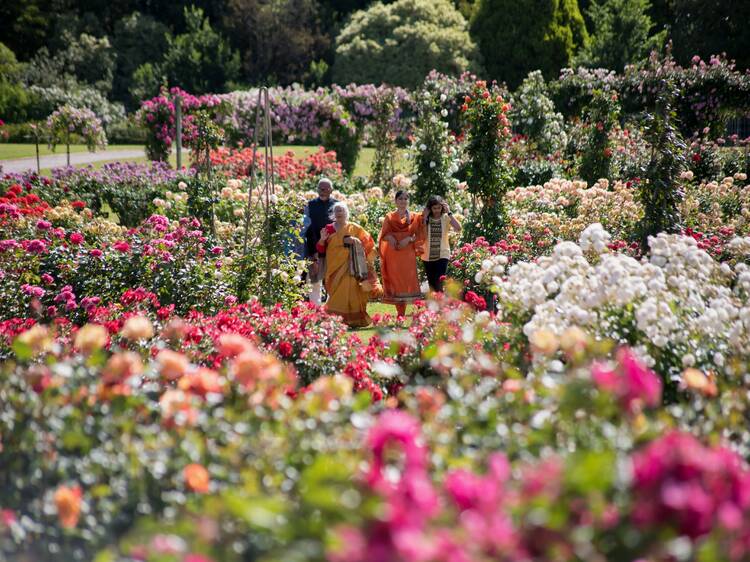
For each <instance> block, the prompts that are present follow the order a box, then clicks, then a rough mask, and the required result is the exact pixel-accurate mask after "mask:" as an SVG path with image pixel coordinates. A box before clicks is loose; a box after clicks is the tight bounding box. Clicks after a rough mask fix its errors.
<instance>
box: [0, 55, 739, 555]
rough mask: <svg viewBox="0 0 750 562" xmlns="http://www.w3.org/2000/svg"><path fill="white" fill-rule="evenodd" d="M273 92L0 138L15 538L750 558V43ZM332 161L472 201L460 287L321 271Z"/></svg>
mask: <svg viewBox="0 0 750 562" xmlns="http://www.w3.org/2000/svg"><path fill="white" fill-rule="evenodd" d="M264 92H265V91H264ZM259 99H260V98H259V92H258V89H246V90H241V91H235V92H231V93H218V94H201V95H193V94H192V93H191V92H189V91H185V90H183V89H180V88H176V87H174V88H164V89H162V90H161V92H160V93H159V94H158V95H156V96H155V97H147V98H145V99H143V100H141V102H140V104H139V107H138V109H137V111H136V112H135V114H134V117H133V121H134V122H135V123H137V124H138V126H139V127H141V128H142V130H143V131H145V136H146V140H145V147H146V152H147V154H148V156H149V158H150V160H151V161H150V162H148V163H139V162H138V163H134V162H126V161H123V162H114V163H108V164H106V165H104V166H103V167H97V168H94V167H91V166H90V167H85V168H76V167H72V166H68V167H64V168H57V169H54V170H52V171H51V172H50V173H49V174H38V173H33V172H25V173H7V172H6V173H3V172H2V170H1V169H0V560H6V559H7V560H18V561H35V560H64V561H68V560H96V561H98V562H128V561H133V560H142V561H148V562H220V561H229V562H234V561H244V560H259V561H271V560H278V561H303V560H328V561H331V562H355V561H362V562H365V561H378V562H380V561H382V562H387V561H402V560H403V561H423V562H438V561H440V562H474V561H490V560H507V561H524V560H530V561H531V560H534V561H548V560H549V561H553V560H554V561H568V560H570V561H572V560H585V561H602V562H603V561H635V560H644V561H645V560H647V561H654V562H656V561H670V562H671V561H687V560H696V561H705V562H709V561H720V560H721V561H723V560H732V561H741V560H749V559H750V465H748V461H750V430H748V422H749V421H750V367H749V365H750V183H748V173H750V155H749V154H748V148H750V138H747V139H745V138H743V135H742V134H732V132H731V131H730V132H729V133H728V132H727V127H726V125H727V119H728V118H729V117H733V116H738V115H746V114H747V113H748V112H749V111H750V73H748V72H744V73H743V72H741V71H738V70H737V69H736V68H735V67H734V65H733V64H732V62H731V61H729V60H728V59H727V58H726V57H720V56H715V57H712V58H711V59H710V60H706V61H704V60H702V59H701V58H700V57H697V56H696V57H694V58H693V59H692V60H691V62H690V64H686V65H681V64H679V63H677V62H676V61H675V60H674V59H673V58H672V57H671V56H670V55H669V54H667V55H657V54H656V53H654V54H652V55H651V56H650V57H649V58H647V59H645V60H644V61H643V62H642V63H640V64H638V65H632V66H627V67H625V69H624V70H623V71H620V72H614V71H611V72H607V71H601V70H587V69H585V68H579V69H577V70H570V69H563V71H562V72H561V73H560V75H559V77H558V78H556V79H552V80H550V79H545V78H544V77H543V76H542V74H541V73H540V72H531V73H530V74H528V76H526V78H525V79H524V80H523V81H522V82H521V83H520V85H519V86H517V87H515V88H512V89H509V88H508V87H507V86H505V85H504V84H503V83H497V82H493V81H488V80H484V79H483V78H482V76H481V75H479V76H477V75H474V74H471V73H469V72H464V73H463V74H461V73H441V72H437V71H432V72H430V73H429V74H428V75H427V76H426V78H425V79H424V81H423V82H421V83H420V84H419V85H418V86H416V87H414V88H402V87H395V86H388V85H385V84H383V85H379V84H360V85H355V84H350V85H347V86H343V85H342V86H339V85H336V84H333V85H330V86H324V87H323V86H321V87H317V88H304V87H302V86H299V85H294V86H286V87H282V86H278V87H271V88H269V89H268V106H267V108H266V107H265V106H263V107H260V108H259V107H258V100H259ZM178 100H179V104H180V112H181V115H179V116H178V115H177V111H176V109H177V108H176V104H177V103H178ZM266 109H268V111H269V114H268V121H267V122H268V123H269V124H270V129H267V128H266V127H264V126H263V122H262V120H258V119H256V115H262V116H264V115H265V114H264V111H265V110H266ZM0 117H2V116H1V115H0ZM178 121H179V129H180V138H181V142H182V144H183V145H184V146H185V147H187V148H188V149H189V152H187V151H185V152H183V158H184V160H185V162H184V164H185V165H184V166H183V167H181V168H176V167H174V166H172V165H170V163H169V158H170V155H171V153H172V150H173V148H174V145H175V144H176V140H177V134H178V133H177V130H178ZM259 123H260V124H261V127H260V128H259V130H258V131H256V130H255V129H256V127H257V126H258V124H259ZM44 128H45V130H46V131H47V134H49V135H50V136H49V139H50V142H51V144H53V145H55V144H57V145H59V146H65V145H66V144H70V143H71V136H72V137H73V138H74V141H75V142H76V143H79V144H84V145H87V146H88V147H90V148H91V149H94V148H96V147H102V146H105V145H106V143H107V138H106V123H105V122H104V120H103V119H102V115H101V114H97V112H96V111H93V110H87V109H82V108H80V107H78V106H76V105H75V104H73V103H66V104H60V105H59V106H58V107H56V108H55V111H54V112H50V114H49V118H48V119H47V120H46V121H45V123H44ZM1 131H2V128H0V134H1ZM266 138H267V141H268V142H271V141H272V143H273V144H274V154H273V158H271V156H270V153H269V152H268V147H267V144H268V143H267V142H266ZM256 141H257V145H255V144H254V142H256ZM277 145H278V146H277ZM293 145H297V146H295V147H294V148H297V147H299V146H304V147H307V148H306V149H305V150H301V149H300V150H295V149H293V148H290V147H292V146H293ZM280 146H281V147H283V148H279V147H280ZM365 155H366V156H367V160H368V161H367V162H366V164H365V165H363V164H362V162H363V157H364V156H365ZM270 176H272V177H270ZM321 178H329V179H330V180H331V182H332V184H333V190H334V191H333V195H334V196H335V198H336V199H337V200H339V201H343V202H346V203H347V204H348V208H349V211H350V213H351V216H350V220H351V221H352V222H355V223H356V224H358V225H360V226H362V227H363V228H364V229H365V230H367V231H368V232H369V234H370V235H371V236H372V237H373V238H374V239H376V240H377V238H378V235H379V233H380V231H381V225H382V223H383V219H384V216H385V215H386V213H388V212H390V211H392V210H393V208H394V204H393V197H394V194H395V192H396V191H397V190H400V189H401V190H405V191H408V192H409V193H410V194H411V195H412V205H411V206H412V207H413V210H414V211H421V207H422V206H423V205H424V202H425V201H426V200H427V198H428V197H429V196H430V195H440V196H443V197H444V198H445V199H446V200H447V201H448V202H450V205H451V210H452V212H453V215H455V217H456V218H457V220H459V221H460V222H461V224H462V227H463V228H462V231H461V232H460V233H458V232H453V233H452V234H451V248H452V255H451V258H450V261H449V265H448V272H447V275H446V279H445V285H444V291H443V292H442V293H434V292H429V293H428V292H427V291H425V296H424V299H421V300H418V301H417V302H415V303H414V304H413V305H410V306H409V309H408V313H407V315H406V316H405V317H400V316H399V317H397V316H396V314H395V311H394V310H393V307H392V306H389V305H385V304H381V303H378V302H376V299H373V300H372V301H371V302H370V303H369V305H368V306H369V311H370V315H371V316H372V319H373V325H372V326H370V327H368V328H367V329H358V330H354V329H350V328H349V327H348V326H347V325H346V324H345V323H344V322H343V320H342V319H341V317H339V316H337V315H336V314H330V313H328V312H327V311H326V309H325V307H324V306H317V305H315V304H313V303H310V302H308V300H307V294H308V291H309V287H308V284H307V283H306V281H305V272H306V271H307V263H306V262H305V260H304V259H303V258H302V256H300V255H299V253H298V252H295V251H294V250H293V247H295V245H297V244H299V243H300V242H301V241H302V240H301V238H300V226H301V219H302V216H301V209H302V208H304V206H305V204H306V203H307V202H308V201H310V200H311V199H313V198H315V197H316V196H317V193H316V187H317V185H318V182H319V180H320V179H321ZM375 267H376V269H377V271H378V272H379V271H380V267H381V264H380V263H376V264H375ZM423 280H424V272H423V271H421V270H420V281H423Z"/></svg>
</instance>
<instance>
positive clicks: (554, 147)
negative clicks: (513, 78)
mask: <svg viewBox="0 0 750 562" xmlns="http://www.w3.org/2000/svg"><path fill="white" fill-rule="evenodd" d="M510 120H511V122H512V123H513V125H514V127H515V129H516V130H517V131H518V132H519V133H521V134H523V135H526V136H527V137H528V138H529V139H531V140H532V141H534V142H535V143H536V145H537V148H538V149H539V150H540V151H542V152H544V153H547V154H549V153H553V152H557V151H558V150H562V149H563V148H564V147H565V145H566V144H567V142H568V137H567V135H566V133H565V120H564V119H563V116H562V114H561V113H559V112H557V111H555V103H554V102H553V101H552V100H551V99H550V98H549V90H548V88H547V84H546V83H545V81H544V77H543V76H542V73H541V71H539V70H535V71H533V72H530V73H529V75H528V76H527V77H526V79H525V80H524V81H523V83H522V84H521V86H520V87H519V88H518V90H517V91H516V92H515V94H513V99H512V109H511V111H510Z"/></svg>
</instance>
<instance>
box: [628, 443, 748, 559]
mask: <svg viewBox="0 0 750 562" xmlns="http://www.w3.org/2000/svg"><path fill="white" fill-rule="evenodd" d="M632 493H633V503H634V508H633V513H632V517H633V520H634V522H635V523H636V524H637V525H639V526H641V527H642V528H650V529H653V528H654V527H671V528H673V529H674V530H676V531H677V532H678V533H679V534H681V535H685V536H687V537H690V538H691V539H697V538H699V537H703V536H705V535H707V534H709V533H711V532H712V531H713V530H714V529H715V528H717V527H718V528H720V529H722V530H724V531H725V532H726V533H728V534H729V535H731V536H732V537H733V541H732V546H731V548H730V552H732V553H733V554H735V555H736V558H737V559H739V558H741V557H742V556H746V555H747V554H748V553H750V470H748V467H747V466H746V465H745V463H744V462H743V460H742V459H741V458H740V457H739V456H738V455H737V454H736V453H734V452H732V451H730V450H729V449H726V448H724V447H706V446H704V445H702V444H701V443H700V442H699V441H698V440H697V439H696V438H695V437H693V436H692V435H690V434H687V433H682V432H678V431H675V432H672V433H669V434H667V435H665V436H663V437H661V438H660V439H658V440H656V441H654V442H652V443H651V444H649V445H648V446H647V447H646V448H644V449H643V450H642V451H639V452H638V453H636V454H635V455H634V457H633V483H632Z"/></svg>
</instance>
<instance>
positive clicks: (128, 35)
mask: <svg viewBox="0 0 750 562" xmlns="http://www.w3.org/2000/svg"><path fill="white" fill-rule="evenodd" d="M112 46H113V47H114V50H115V52H116V53H117V68H116V70H115V77H114V84H113V88H112V94H113V97H114V98H115V99H117V100H120V101H124V102H137V101H138V100H139V99H140V98H137V99H131V98H130V91H129V90H130V87H131V83H132V80H133V74H134V73H135V71H136V69H138V68H139V67H140V66H141V65H143V64H146V63H155V62H158V61H160V60H161V59H162V57H163V56H164V53H165V52H166V51H167V48H168V47H169V28H168V27H167V26H166V25H164V24H163V23H161V22H158V21H156V20H155V19H154V18H152V17H151V16H146V15H144V14H141V13H140V12H133V13H132V14H130V15H129V16H127V17H124V18H122V19H121V20H119V21H118V22H117V23H116V24H115V33H114V36H113V38H112ZM156 92H158V86H157V88H156V90H155V91H153V92H150V93H151V95H154V94H156Z"/></svg>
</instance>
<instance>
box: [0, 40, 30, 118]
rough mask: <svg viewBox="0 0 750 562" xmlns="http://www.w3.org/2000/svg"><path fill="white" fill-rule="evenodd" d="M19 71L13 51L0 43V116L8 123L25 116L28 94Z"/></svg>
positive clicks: (20, 67) (19, 66)
mask: <svg viewBox="0 0 750 562" xmlns="http://www.w3.org/2000/svg"><path fill="white" fill-rule="evenodd" d="M21 71H22V66H21V64H19V62H18V61H17V60H16V55H15V53H13V51H11V50H10V49H9V48H8V47H6V46H5V45H3V44H2V43H0V117H2V118H3V120H4V121H7V122H9V123H10V122H16V121H21V120H23V119H25V118H26V110H27V107H28V104H29V95H28V93H27V91H26V88H25V87H24V85H23V83H22V82H21Z"/></svg>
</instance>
